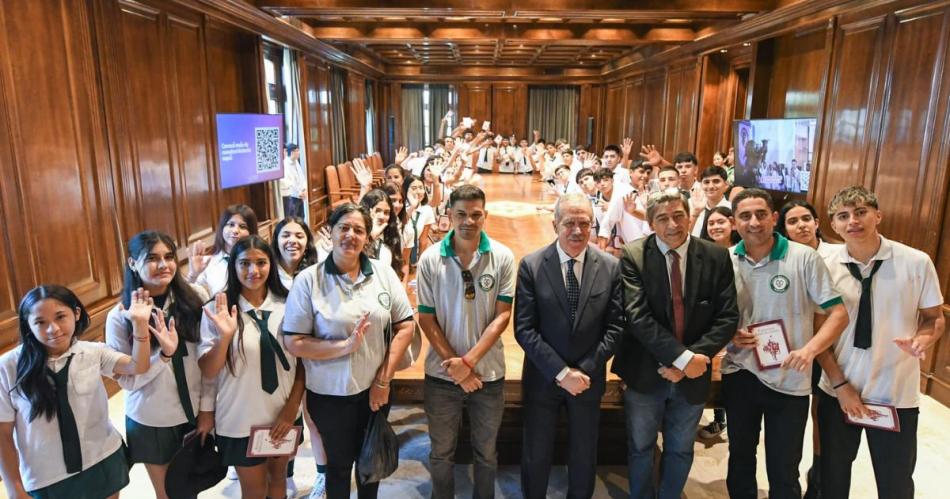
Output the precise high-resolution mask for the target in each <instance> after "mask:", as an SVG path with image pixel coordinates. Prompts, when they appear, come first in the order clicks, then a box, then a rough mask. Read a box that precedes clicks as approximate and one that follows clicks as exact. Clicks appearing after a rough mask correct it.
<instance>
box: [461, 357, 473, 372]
mask: <svg viewBox="0 0 950 499" xmlns="http://www.w3.org/2000/svg"><path fill="white" fill-rule="evenodd" d="M459 358H460V359H462V364H465V367H467V368H469V369H471V370H473V371H474V370H475V366H474V365H473V364H471V363H469V361H468V360H466V359H465V357H459Z"/></svg>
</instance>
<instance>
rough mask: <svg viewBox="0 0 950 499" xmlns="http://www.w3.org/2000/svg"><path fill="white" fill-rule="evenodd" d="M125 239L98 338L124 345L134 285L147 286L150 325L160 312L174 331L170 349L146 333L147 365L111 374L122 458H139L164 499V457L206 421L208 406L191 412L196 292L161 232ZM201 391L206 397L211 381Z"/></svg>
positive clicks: (197, 389) (203, 429)
mask: <svg viewBox="0 0 950 499" xmlns="http://www.w3.org/2000/svg"><path fill="white" fill-rule="evenodd" d="M127 247H128V261H127V262H126V267H125V280H124V284H123V287H122V295H121V298H120V300H119V303H118V304H117V305H116V306H115V308H113V309H112V310H110V311H109V315H108V316H107V317H106V344H107V345H109V347H110V348H112V349H113V350H115V351H117V352H121V353H125V354H129V353H131V352H132V348H133V347H134V338H133V334H132V333H133V331H132V328H133V325H132V324H131V323H130V321H129V320H128V319H126V317H125V316H126V315H127V314H126V313H125V312H124V310H125V309H127V308H129V307H130V306H131V301H132V294H133V293H134V292H135V290H137V289H139V288H143V289H144V290H145V291H147V292H148V294H149V297H150V298H151V299H152V301H153V304H154V309H153V311H152V322H153V323H154V324H153V325H157V315H158V313H159V312H160V313H161V314H162V316H163V317H167V318H168V319H169V320H174V321H175V324H176V325H177V327H176V329H177V331H178V338H179V341H178V345H177V348H175V349H172V350H168V351H166V350H163V349H162V348H160V345H159V344H158V342H157V341H156V340H152V342H151V355H150V357H151V361H150V365H149V369H148V371H147V372H145V373H144V374H141V375H137V376H126V375H121V376H116V381H117V382H118V383H119V386H121V387H122V388H123V389H124V390H127V391H128V396H127V397H126V399H125V435H126V442H127V443H128V446H129V458H130V460H131V462H132V464H134V463H143V464H145V469H146V471H148V477H149V479H150V480H151V482H152V487H153V488H154V490H155V496H156V497H157V498H159V499H164V498H165V497H167V496H166V494H165V474H166V472H167V471H168V463H169V462H171V459H172V456H174V455H175V453H176V452H178V450H179V449H181V447H182V439H183V438H184V436H185V435H187V434H188V433H190V432H191V431H192V430H194V429H195V428H196V427H199V431H200V433H202V434H203V435H204V434H207V433H208V432H209V431H211V428H212V426H213V425H214V420H213V419H212V418H211V417H209V416H210V414H207V415H204V416H200V415H199V406H200V400H201V394H202V379H201V370H200V369H199V368H198V354H197V349H198V340H199V339H200V338H199V336H198V325H199V322H200V321H201V304H202V303H203V302H204V297H203V296H200V295H199V293H198V292H196V290H195V288H193V287H192V286H191V285H190V284H188V283H187V282H186V281H185V278H184V277H182V275H181V273H179V272H178V259H177V257H176V254H177V248H176V247H175V242H174V241H173V240H172V238H171V237H169V236H168V235H167V234H164V233H161V232H156V231H151V230H149V231H144V232H140V233H138V234H136V235H135V236H133V237H132V239H130V240H129V242H128V244H127ZM198 289H203V288H198ZM205 391H206V392H209V393H210V394H211V396H212V400H213V395H214V394H213V387H208V389H206V390H205ZM199 423H203V424H199Z"/></svg>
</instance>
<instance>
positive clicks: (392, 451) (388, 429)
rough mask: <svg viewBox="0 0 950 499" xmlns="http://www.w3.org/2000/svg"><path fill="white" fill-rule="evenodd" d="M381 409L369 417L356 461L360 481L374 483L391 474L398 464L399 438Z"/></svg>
mask: <svg viewBox="0 0 950 499" xmlns="http://www.w3.org/2000/svg"><path fill="white" fill-rule="evenodd" d="M386 412H387V411H383V410H382V409H380V410H378V411H376V412H374V413H373V414H372V415H370V417H369V424H368V425H367V427H366V435H364V436H363V448H362V449H360V456H359V458H358V459H357V461H356V472H357V473H358V475H359V479H360V482H361V483H375V482H378V481H380V480H382V479H384V478H386V477H388V476H389V475H392V474H393V473H394V472H395V471H396V468H397V467H398V466H399V440H397V439H396V432H395V431H393V427H392V426H390V425H389V420H388V419H387V413H386Z"/></svg>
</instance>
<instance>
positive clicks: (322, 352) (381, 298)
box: [283, 203, 415, 499]
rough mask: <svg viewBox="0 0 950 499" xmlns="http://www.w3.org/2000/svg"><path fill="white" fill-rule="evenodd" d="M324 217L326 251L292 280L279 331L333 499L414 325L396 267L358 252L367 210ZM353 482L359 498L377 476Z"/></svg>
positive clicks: (381, 406)
mask: <svg viewBox="0 0 950 499" xmlns="http://www.w3.org/2000/svg"><path fill="white" fill-rule="evenodd" d="M327 223H328V224H329V225H330V228H331V230H330V234H331V238H332V241H333V250H332V253H331V254H330V256H328V257H327V258H326V259H325V260H323V261H322V262H320V263H318V264H317V265H314V266H312V267H310V268H307V269H305V270H304V271H303V272H301V273H300V274H298V275H297V277H296V278H295V279H294V285H293V288H291V290H290V295H289V296H288V297H287V308H286V313H285V314H284V325H283V332H284V343H285V344H286V345H287V348H288V350H289V351H290V352H291V353H292V354H293V355H295V356H297V357H299V358H301V359H303V365H304V368H305V369H306V378H307V409H308V411H309V413H310V416H311V417H312V418H313V422H314V423H316V425H317V428H319V429H320V432H321V434H322V436H323V448H324V450H325V451H326V454H327V472H326V492H327V496H328V497H330V498H331V499H336V498H341V497H349V496H350V477H351V475H352V473H353V465H354V463H355V462H356V458H357V457H358V456H359V454H360V451H361V448H362V444H363V435H364V433H365V431H366V427H367V425H368V423H369V419H370V415H371V414H372V413H373V412H376V411H380V410H382V411H386V412H387V413H388V411H389V383H390V381H391V380H392V378H393V376H394V375H395V373H396V368H397V367H398V366H399V364H400V363H401V362H402V359H403V357H404V354H405V352H406V349H407V348H408V347H409V343H410V342H411V341H412V335H413V329H414V326H415V325H414V322H413V320H412V306H411V305H410V304H409V298H408V296H407V295H406V291H405V288H403V286H402V283H400V282H399V278H398V277H396V273H395V272H394V271H393V269H392V268H391V267H390V266H388V265H383V264H382V263H381V262H380V261H379V260H371V259H370V258H369V257H367V256H366V255H365V254H364V253H363V250H364V248H365V246H366V243H367V239H368V237H369V231H370V230H371V228H372V225H373V222H372V220H371V219H370V215H369V212H368V211H366V209H365V208H363V207H361V206H359V205H357V204H353V203H345V204H343V205H340V206H339V207H337V208H336V209H335V210H333V213H332V214H330V218H329V219H328V221H327ZM390 326H391V327H392V339H391V342H390V344H389V346H388V349H387V346H386V342H387V338H386V337H387V330H388V329H389V327H390ZM387 360H388V361H387ZM384 361H387V362H384ZM356 487H357V490H358V494H359V497H361V498H373V497H376V494H377V491H378V489H379V482H374V483H363V482H361V481H360V480H359V478H357V480H356Z"/></svg>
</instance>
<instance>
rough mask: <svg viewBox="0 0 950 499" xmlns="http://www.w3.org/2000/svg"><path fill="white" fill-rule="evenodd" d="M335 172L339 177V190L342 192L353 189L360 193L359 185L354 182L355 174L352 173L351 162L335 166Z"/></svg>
mask: <svg viewBox="0 0 950 499" xmlns="http://www.w3.org/2000/svg"><path fill="white" fill-rule="evenodd" d="M336 172H337V174H338V175H339V176H340V188H341V189H343V190H347V189H355V190H356V192H359V191H360V183H359V182H358V181H357V180H356V174H355V173H353V162H352V161H347V162H346V163H343V164H339V165H336Z"/></svg>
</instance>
